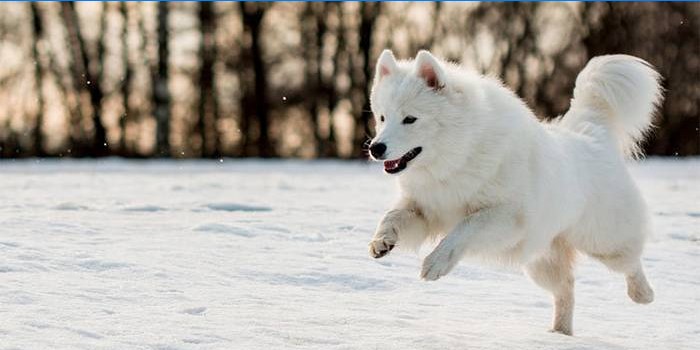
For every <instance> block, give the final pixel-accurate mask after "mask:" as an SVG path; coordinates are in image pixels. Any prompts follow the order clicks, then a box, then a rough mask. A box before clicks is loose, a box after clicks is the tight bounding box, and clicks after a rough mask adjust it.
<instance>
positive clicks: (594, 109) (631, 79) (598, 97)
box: [561, 55, 663, 156]
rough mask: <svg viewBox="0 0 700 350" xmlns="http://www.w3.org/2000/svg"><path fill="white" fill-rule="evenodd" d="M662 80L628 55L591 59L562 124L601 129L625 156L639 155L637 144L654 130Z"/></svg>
mask: <svg viewBox="0 0 700 350" xmlns="http://www.w3.org/2000/svg"><path fill="white" fill-rule="evenodd" d="M660 79H661V76H660V75H659V73H657V72H656V71H655V70H654V68H653V67H652V66H651V65H650V64H649V63H647V62H646V61H644V60H642V59H640V58H637V57H633V56H627V55H608V56H598V57H594V58H593V59H591V60H590V61H589V62H588V64H587V65H586V67H584V69H583V70H582V71H581V73H579V75H578V77H577V78H576V87H575V88H574V98H573V100H572V101H571V109H570V110H569V112H567V113H566V115H565V116H564V118H563V119H562V120H561V122H562V124H563V125H564V126H568V127H571V128H573V129H579V130H580V129H582V128H585V127H586V126H585V125H586V124H590V123H592V124H596V125H601V126H603V127H604V128H605V129H607V130H608V131H610V134H612V136H613V138H614V139H615V140H616V141H617V144H618V146H619V148H620V150H621V151H622V152H623V153H624V154H625V155H630V156H636V155H639V154H640V151H639V146H638V142H640V141H642V140H643V138H644V136H645V135H646V133H647V132H648V131H649V129H650V128H651V127H652V119H653V117H654V112H655V111H656V108H657V106H658V105H659V104H660V103H661V100H662V97H663V96H662V95H663V90H662V88H661V86H660V84H659V80H660Z"/></svg>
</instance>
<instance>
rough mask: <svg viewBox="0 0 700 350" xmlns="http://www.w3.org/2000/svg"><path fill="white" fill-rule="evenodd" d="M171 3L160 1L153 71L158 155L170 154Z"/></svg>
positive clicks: (165, 155) (166, 155)
mask: <svg viewBox="0 0 700 350" xmlns="http://www.w3.org/2000/svg"><path fill="white" fill-rule="evenodd" d="M168 16H169V4H168V3H167V2H159V3H158V64H157V67H156V70H155V72H153V73H152V78H151V81H152V84H153V103H154V115H155V119H156V156H157V157H168V156H170V88H169V87H168V83H169V74H168V71H169V69H168V68H169V67H168V64H169V58H170V46H169V45H170V37H169V24H168Z"/></svg>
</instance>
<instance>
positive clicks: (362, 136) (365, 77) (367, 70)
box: [353, 2, 381, 157]
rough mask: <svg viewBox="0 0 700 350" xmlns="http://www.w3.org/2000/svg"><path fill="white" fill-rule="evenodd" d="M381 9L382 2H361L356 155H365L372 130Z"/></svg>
mask: <svg viewBox="0 0 700 350" xmlns="http://www.w3.org/2000/svg"><path fill="white" fill-rule="evenodd" d="M380 10H381V3H369V2H363V3H362V4H360V28H359V32H358V34H359V36H360V43H359V49H360V55H361V56H362V78H361V80H360V81H359V82H358V83H359V86H358V88H359V89H361V91H362V93H361V96H362V97H361V101H360V104H361V105H362V109H361V110H359V111H355V137H354V139H355V140H354V143H353V147H354V152H353V154H354V156H355V157H365V152H364V144H365V142H366V141H367V140H368V139H369V137H370V134H371V130H370V123H369V122H370V118H371V114H372V112H371V111H370V105H369V83H370V81H371V80H370V78H371V76H372V62H371V61H370V58H371V53H372V33H373V32H374V24H375V22H376V19H377V17H379V11H380Z"/></svg>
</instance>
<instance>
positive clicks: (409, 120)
mask: <svg viewBox="0 0 700 350" xmlns="http://www.w3.org/2000/svg"><path fill="white" fill-rule="evenodd" d="M416 120H418V118H416V117H414V116H412V115H409V116H407V117H406V118H403V122H402V123H404V124H413V123H415V122H416Z"/></svg>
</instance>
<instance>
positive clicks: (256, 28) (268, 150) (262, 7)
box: [239, 2, 275, 158]
mask: <svg viewBox="0 0 700 350" xmlns="http://www.w3.org/2000/svg"><path fill="white" fill-rule="evenodd" d="M239 6H240V10H241V16H242V19H243V30H244V35H248V36H249V37H250V47H249V48H248V50H247V51H248V53H247V54H244V55H242V56H244V57H245V60H244V62H242V63H243V64H242V65H241V66H242V67H248V66H252V67H253V70H252V75H253V77H252V79H250V77H246V78H248V79H246V80H252V85H253V87H252V89H250V88H247V89H246V90H247V92H246V93H245V94H247V96H246V95H244V97H243V103H244V104H246V105H247V106H244V108H242V112H243V113H254V115H255V120H256V121H257V125H258V139H257V142H256V143H257V154H256V155H257V156H259V157H263V158H267V157H273V156H275V148H274V146H273V145H272V143H271V142H270V138H269V117H268V112H269V110H268V101H267V85H268V81H267V67H266V66H265V62H264V61H263V52H262V46H261V38H260V35H261V32H262V20H263V17H264V15H265V11H266V10H267V4H259V3H244V2H241V3H239ZM247 83H248V84H249V83H250V81H248V82H247ZM251 90H252V91H251ZM251 92H252V96H250V93H251ZM251 107H252V108H251ZM243 118H247V119H248V120H250V119H252V118H250V116H244V117H243ZM248 126H249V125H248ZM247 142H249V141H247Z"/></svg>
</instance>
